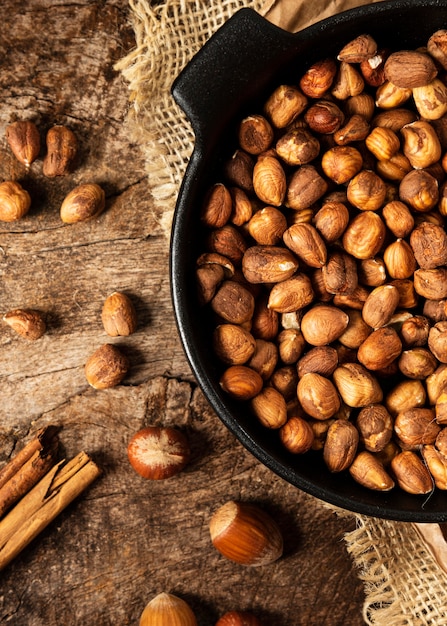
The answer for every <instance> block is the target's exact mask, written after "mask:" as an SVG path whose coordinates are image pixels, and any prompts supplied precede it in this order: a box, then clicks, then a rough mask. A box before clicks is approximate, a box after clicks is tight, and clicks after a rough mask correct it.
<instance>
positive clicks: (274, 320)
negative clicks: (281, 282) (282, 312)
mask: <svg viewBox="0 0 447 626" xmlns="http://www.w3.org/2000/svg"><path fill="white" fill-rule="evenodd" d="M278 329H279V316H278V313H277V312H276V311H274V310H273V309H270V308H269V306H268V296H261V297H259V298H258V299H257V300H256V303H255V310H254V313H253V317H252V320H251V333H252V335H253V336H254V337H256V338H257V339H265V340H267V341H268V340H270V341H271V340H272V339H275V337H276V336H277V335H278Z"/></svg>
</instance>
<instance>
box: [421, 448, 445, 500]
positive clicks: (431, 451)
mask: <svg viewBox="0 0 447 626" xmlns="http://www.w3.org/2000/svg"><path fill="white" fill-rule="evenodd" d="M421 454H422V458H423V459H424V461H425V463H426V465H427V467H428V470H429V472H430V474H431V476H432V477H433V480H434V482H435V485H436V487H437V488H438V489H442V490H443V491H445V490H446V489H447V460H446V457H445V456H444V455H443V454H441V453H440V452H439V450H437V449H436V447H435V446H433V445H425V446H422V447H421Z"/></svg>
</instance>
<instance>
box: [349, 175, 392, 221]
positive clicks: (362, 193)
mask: <svg viewBox="0 0 447 626" xmlns="http://www.w3.org/2000/svg"><path fill="white" fill-rule="evenodd" d="M347 195H348V200H349V202H350V203H351V204H353V205H354V206H355V207H357V208H358V209H360V210H361V211H376V210H377V209H380V208H381V207H382V206H383V204H384V202H385V198H386V185H385V183H384V182H383V180H382V179H381V178H380V176H378V175H377V174H376V173H375V172H373V171H371V170H362V171H361V172H359V173H358V174H356V176H354V177H353V178H351V180H350V181H349V183H348V187H347Z"/></svg>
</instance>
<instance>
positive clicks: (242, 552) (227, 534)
mask: <svg viewBox="0 0 447 626" xmlns="http://www.w3.org/2000/svg"><path fill="white" fill-rule="evenodd" d="M209 530H210V536H211V542H212V544H213V546H214V547H215V548H216V550H217V551H218V552H220V554H222V556H224V557H225V558H227V559H229V560H231V561H234V562H235V563H239V564H240V565H245V566H248V567H260V566H262V565H269V564H270V563H273V562H274V561H276V560H278V559H279V558H280V557H281V556H282V553H283V538H282V534H281V530H280V528H279V526H278V525H277V523H276V522H275V521H274V520H273V518H272V517H271V516H270V515H269V514H268V513H267V512H266V511H264V509H262V508H260V507H259V506H257V505H255V504H250V503H247V502H235V501H233V500H230V501H228V502H226V503H225V504H224V505H222V506H221V507H219V508H218V509H217V510H216V511H215V512H214V514H213V516H212V517H211V520H210V524H209Z"/></svg>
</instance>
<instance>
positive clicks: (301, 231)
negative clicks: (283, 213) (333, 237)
mask: <svg viewBox="0 0 447 626" xmlns="http://www.w3.org/2000/svg"><path fill="white" fill-rule="evenodd" d="M283 241H284V243H285V245H286V246H287V248H289V249H290V250H291V251H292V252H293V253H294V254H296V256H297V257H298V259H299V260H301V261H303V262H304V263H306V265H308V266H310V267H317V268H318V267H322V266H323V265H324V264H325V263H326V260H327V248H326V244H325V242H324V241H323V239H322V237H321V235H320V234H319V232H318V231H317V229H316V228H315V226H312V224H293V225H292V226H290V228H288V229H287V230H286V231H285V232H284V235H283Z"/></svg>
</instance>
